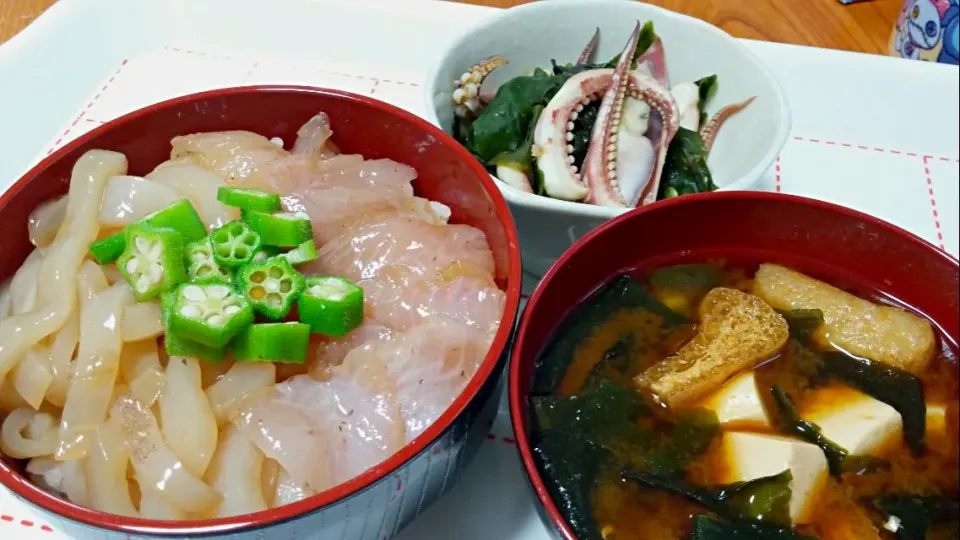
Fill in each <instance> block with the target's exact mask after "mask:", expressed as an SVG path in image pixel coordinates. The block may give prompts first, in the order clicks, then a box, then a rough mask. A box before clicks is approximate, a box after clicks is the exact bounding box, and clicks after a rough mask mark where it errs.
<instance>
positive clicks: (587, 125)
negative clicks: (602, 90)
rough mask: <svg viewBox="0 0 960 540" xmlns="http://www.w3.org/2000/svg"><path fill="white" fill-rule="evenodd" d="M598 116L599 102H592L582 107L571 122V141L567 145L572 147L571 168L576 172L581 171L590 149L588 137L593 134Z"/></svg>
mask: <svg viewBox="0 0 960 540" xmlns="http://www.w3.org/2000/svg"><path fill="white" fill-rule="evenodd" d="M599 114H600V100H594V101H591V102H590V103H588V104H586V105H584V106H583V110H582V111H580V113H579V114H578V115H577V119H576V120H574V121H573V140H572V141H570V142H569V143H568V144H570V145H571V146H573V152H570V155H572V156H573V166H574V167H576V168H577V170H583V161H584V160H585V159H586V158H587V150H589V147H590V135H591V134H592V133H593V125H594V124H595V123H596V122H597V115H599Z"/></svg>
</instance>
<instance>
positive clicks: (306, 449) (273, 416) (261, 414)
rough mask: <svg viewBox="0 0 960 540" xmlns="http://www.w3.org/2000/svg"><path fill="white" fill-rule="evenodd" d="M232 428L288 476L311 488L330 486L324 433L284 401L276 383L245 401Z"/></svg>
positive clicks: (330, 475) (294, 407)
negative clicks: (280, 467) (281, 468)
mask: <svg viewBox="0 0 960 540" xmlns="http://www.w3.org/2000/svg"><path fill="white" fill-rule="evenodd" d="M233 423H234V425H236V426H237V429H239V430H240V432H241V433H243V434H244V435H246V436H247V437H248V438H249V439H250V440H251V441H252V442H253V444H255V445H256V446H257V448H259V449H260V451H261V452H263V453H264V455H265V456H267V457H269V458H273V459H275V460H276V461H277V463H279V464H280V465H281V466H282V467H283V468H284V469H285V470H287V471H288V472H289V473H290V476H291V477H292V478H294V479H296V480H297V481H300V482H303V483H305V484H306V485H309V486H310V487H314V486H323V487H320V488H314V489H326V487H329V486H331V485H333V482H334V480H333V478H334V471H333V469H332V466H331V465H332V461H331V455H330V445H329V442H328V437H327V433H326V431H325V430H320V429H317V426H316V424H315V423H314V420H313V418H311V416H310V415H309V414H308V413H307V412H306V411H303V410H301V409H300V407H298V406H297V404H295V403H293V402H291V401H290V400H289V399H287V395H286V393H285V392H283V391H282V390H281V385H280V384H278V385H276V386H274V387H273V388H271V389H270V390H268V391H265V392H263V393H260V394H258V395H256V396H255V397H251V398H249V401H248V402H247V403H245V404H244V407H243V408H242V409H241V411H240V414H238V415H237V417H236V418H235V419H234V420H233Z"/></svg>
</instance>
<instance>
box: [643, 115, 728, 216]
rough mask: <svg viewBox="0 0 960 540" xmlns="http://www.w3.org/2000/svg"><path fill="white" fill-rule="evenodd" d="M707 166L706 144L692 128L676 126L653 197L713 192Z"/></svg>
mask: <svg viewBox="0 0 960 540" xmlns="http://www.w3.org/2000/svg"><path fill="white" fill-rule="evenodd" d="M716 189H717V185H716V184H715V183H714V182H713V175H711V174H710V168H709V167H707V147H706V145H705V144H704V142H703V138H702V137H700V134H699V133H697V132H696V131H693V130H689V129H686V128H682V127H681V128H679V129H677V134H676V135H674V136H673V140H671V141H670V146H669V147H668V148H667V160H666V162H665V163H664V166H663V172H662V173H661V176H660V188H659V193H658V194H657V199H669V198H671V197H676V196H679V195H690V194H692V193H704V192H707V191H716Z"/></svg>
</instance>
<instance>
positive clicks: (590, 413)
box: [530, 380, 650, 450]
mask: <svg viewBox="0 0 960 540" xmlns="http://www.w3.org/2000/svg"><path fill="white" fill-rule="evenodd" d="M530 403H531V406H532V408H533V411H534V414H535V415H536V418H537V426H538V427H539V429H540V430H541V431H542V432H543V433H544V434H549V433H551V432H555V431H557V432H562V433H566V434H568V435H571V436H576V437H584V438H587V439H590V440H593V441H595V442H596V443H597V444H599V445H601V446H603V447H606V448H607V449H608V450H612V449H613V448H615V447H616V446H622V445H623V444H627V443H635V444H643V442H644V440H646V439H647V438H649V437H650V434H649V433H645V432H643V431H642V430H641V429H640V428H639V427H637V425H636V424H635V423H634V419H636V418H637V417H638V416H639V415H641V414H645V413H646V412H648V409H647V407H646V405H645V404H644V403H643V400H642V399H641V398H640V396H639V394H637V392H635V391H634V390H633V389H631V388H627V387H625V386H621V385H619V384H617V383H615V382H612V381H607V380H603V381H600V383H599V384H597V385H596V386H595V387H593V388H588V389H586V390H584V391H582V392H580V393H579V394H577V395H573V396H540V397H533V398H530Z"/></svg>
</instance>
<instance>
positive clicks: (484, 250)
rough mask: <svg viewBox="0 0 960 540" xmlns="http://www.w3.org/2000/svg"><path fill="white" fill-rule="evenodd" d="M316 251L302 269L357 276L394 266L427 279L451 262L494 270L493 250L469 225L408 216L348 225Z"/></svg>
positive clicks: (488, 272) (490, 272)
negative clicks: (342, 231)
mask: <svg viewBox="0 0 960 540" xmlns="http://www.w3.org/2000/svg"><path fill="white" fill-rule="evenodd" d="M318 255H319V257H318V258H317V259H316V260H315V261H313V262H311V263H308V264H307V265H304V273H307V274H320V275H342V276H345V277H347V278H348V279H351V280H353V281H359V280H361V279H369V278H372V277H374V276H375V275H377V273H378V272H379V271H380V270H381V269H382V268H384V267H386V266H393V265H398V266H405V267H407V268H408V269H409V270H410V271H411V272H413V273H415V274H419V275H421V276H424V277H428V278H432V277H434V276H438V275H440V274H441V273H443V272H444V271H446V270H447V269H448V268H451V267H453V266H473V267H475V268H476V273H477V274H480V275H489V276H491V277H492V276H493V272H494V262H493V253H492V252H491V251H490V246H489V245H488V244H487V239H486V236H485V235H484V234H483V231H481V230H479V229H476V228H474V227H470V226H469V225H435V224H430V223H427V222H425V221H422V220H419V219H414V218H407V217H393V218H390V219H387V220H385V221H381V222H377V223H371V224H367V225H363V226H360V227H356V228H352V229H350V230H349V232H347V233H346V234H342V235H340V236H338V237H336V238H333V239H331V240H329V241H328V242H326V243H325V244H324V246H323V247H322V248H320V250H319V252H318Z"/></svg>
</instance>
